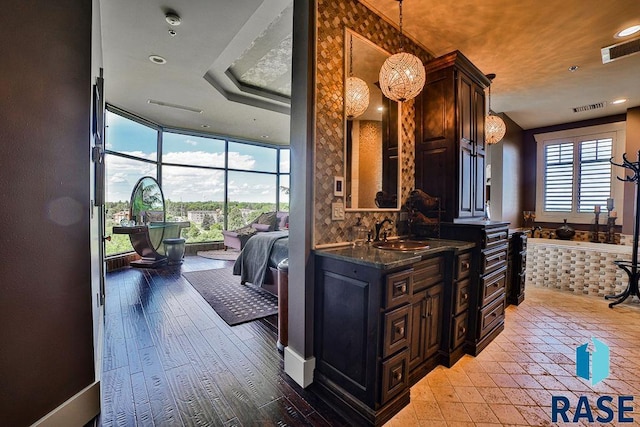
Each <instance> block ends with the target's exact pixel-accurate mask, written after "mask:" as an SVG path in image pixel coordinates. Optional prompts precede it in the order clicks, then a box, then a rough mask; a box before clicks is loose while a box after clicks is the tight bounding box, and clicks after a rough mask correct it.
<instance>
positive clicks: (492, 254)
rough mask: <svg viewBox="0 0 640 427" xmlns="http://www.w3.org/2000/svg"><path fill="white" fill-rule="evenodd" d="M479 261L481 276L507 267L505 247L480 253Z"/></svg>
mask: <svg viewBox="0 0 640 427" xmlns="http://www.w3.org/2000/svg"><path fill="white" fill-rule="evenodd" d="M480 258H481V260H480V262H481V266H482V270H481V274H486V273H488V272H490V271H493V270H495V269H497V268H500V267H502V266H505V265H507V259H508V254H507V245H502V246H499V247H497V248H495V249H491V250H486V251H482V254H481V256H480Z"/></svg>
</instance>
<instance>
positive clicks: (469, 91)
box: [415, 51, 490, 221]
mask: <svg viewBox="0 0 640 427" xmlns="http://www.w3.org/2000/svg"><path fill="white" fill-rule="evenodd" d="M425 68H426V72H427V81H426V84H425V87H424V90H423V91H422V93H421V94H420V95H419V96H418V97H417V98H416V122H417V123H416V173H415V186H416V188H419V189H422V190H423V191H425V192H426V193H428V194H430V195H433V196H438V197H440V199H441V206H442V209H443V210H444V212H443V213H442V216H441V218H442V220H443V221H453V220H454V219H456V218H472V217H481V216H483V215H484V205H485V138H484V117H485V103H484V102H485V101H484V90H485V88H487V87H488V86H489V84H490V81H489V79H487V78H486V77H485V75H484V74H483V73H482V72H481V71H480V70H478V69H477V68H476V67H475V66H474V65H473V64H472V63H471V62H470V61H469V60H468V59H467V58H466V57H465V56H464V55H462V53H460V52H459V51H454V52H451V53H448V54H446V55H444V56H441V57H439V58H436V59H434V60H433V61H430V62H428V63H427V64H426V65H425Z"/></svg>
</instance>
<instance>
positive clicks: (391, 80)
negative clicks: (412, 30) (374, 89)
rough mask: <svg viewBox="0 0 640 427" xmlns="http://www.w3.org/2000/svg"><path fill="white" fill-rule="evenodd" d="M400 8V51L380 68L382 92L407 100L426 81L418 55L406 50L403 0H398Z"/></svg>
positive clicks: (401, 100)
mask: <svg viewBox="0 0 640 427" xmlns="http://www.w3.org/2000/svg"><path fill="white" fill-rule="evenodd" d="M396 1H397V2H398V3H399V9H400V20H399V26H400V51H399V52H398V53H396V54H394V55H391V56H390V57H388V58H387V59H386V60H385V61H384V64H382V67H381V68H380V73H379V79H378V81H379V82H380V89H381V90H382V94H383V95H384V96H386V97H387V98H389V99H391V100H393V101H397V102H405V101H408V100H410V99H413V98H415V97H416V96H417V95H418V94H419V93H420V91H421V90H422V88H423V87H424V82H425V77H426V74H425V69H424V65H423V64H422V61H421V60H420V58H418V57H417V56H415V55H413V54H411V53H407V52H404V33H403V31H402V0H396Z"/></svg>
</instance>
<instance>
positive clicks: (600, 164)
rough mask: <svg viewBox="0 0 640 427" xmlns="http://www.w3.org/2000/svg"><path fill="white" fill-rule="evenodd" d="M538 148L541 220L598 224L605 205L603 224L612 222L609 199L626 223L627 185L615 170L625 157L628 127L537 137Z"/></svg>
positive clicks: (606, 126) (620, 218)
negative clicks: (596, 217) (624, 195)
mask: <svg viewBox="0 0 640 427" xmlns="http://www.w3.org/2000/svg"><path fill="white" fill-rule="evenodd" d="M535 138H536V141H537V143H538V155H537V164H538V168H537V170H538V176H537V185H536V221H544V222H562V220H563V219H565V218H566V219H567V221H568V222H573V223H590V222H593V220H594V218H595V215H594V211H595V209H596V206H600V211H601V214H600V223H604V222H606V217H607V199H608V198H613V199H614V205H615V207H614V211H616V214H617V216H618V218H619V220H618V222H617V224H618V225H620V224H621V220H622V196H623V188H622V183H621V182H620V181H619V180H617V179H616V176H617V175H616V174H618V175H622V174H624V171H623V170H622V169H621V168H617V167H615V166H612V165H611V163H610V162H609V160H610V159H611V158H612V157H613V158H614V159H615V160H614V161H616V162H618V163H619V162H620V160H621V156H622V153H623V152H624V140H625V138H624V123H614V124H610V125H602V126H594V127H589V128H581V129H571V130H568V131H561V132H553V133H547V134H538V135H535Z"/></svg>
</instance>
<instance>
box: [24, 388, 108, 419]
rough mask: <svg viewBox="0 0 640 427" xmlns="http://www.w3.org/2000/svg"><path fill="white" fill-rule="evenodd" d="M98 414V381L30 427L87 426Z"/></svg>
mask: <svg viewBox="0 0 640 427" xmlns="http://www.w3.org/2000/svg"><path fill="white" fill-rule="evenodd" d="M99 413H100V381H96V382H94V383H93V384H91V385H89V386H87V387H85V388H84V389H83V390H82V391H80V392H78V393H77V394H76V395H75V396H73V397H72V398H71V399H69V400H67V401H66V402H64V403H63V404H62V405H60V406H58V407H57V408H56V409H54V410H53V411H51V412H49V413H48V414H47V415H45V416H44V417H42V418H40V420H38V421H36V422H35V423H34V424H33V426H32V427H57V426H70V427H71V426H78V427H82V426H83V425H85V424H87V423H88V422H89V421H91V420H92V419H93V418H95V416H96V415H98V414H99Z"/></svg>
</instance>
